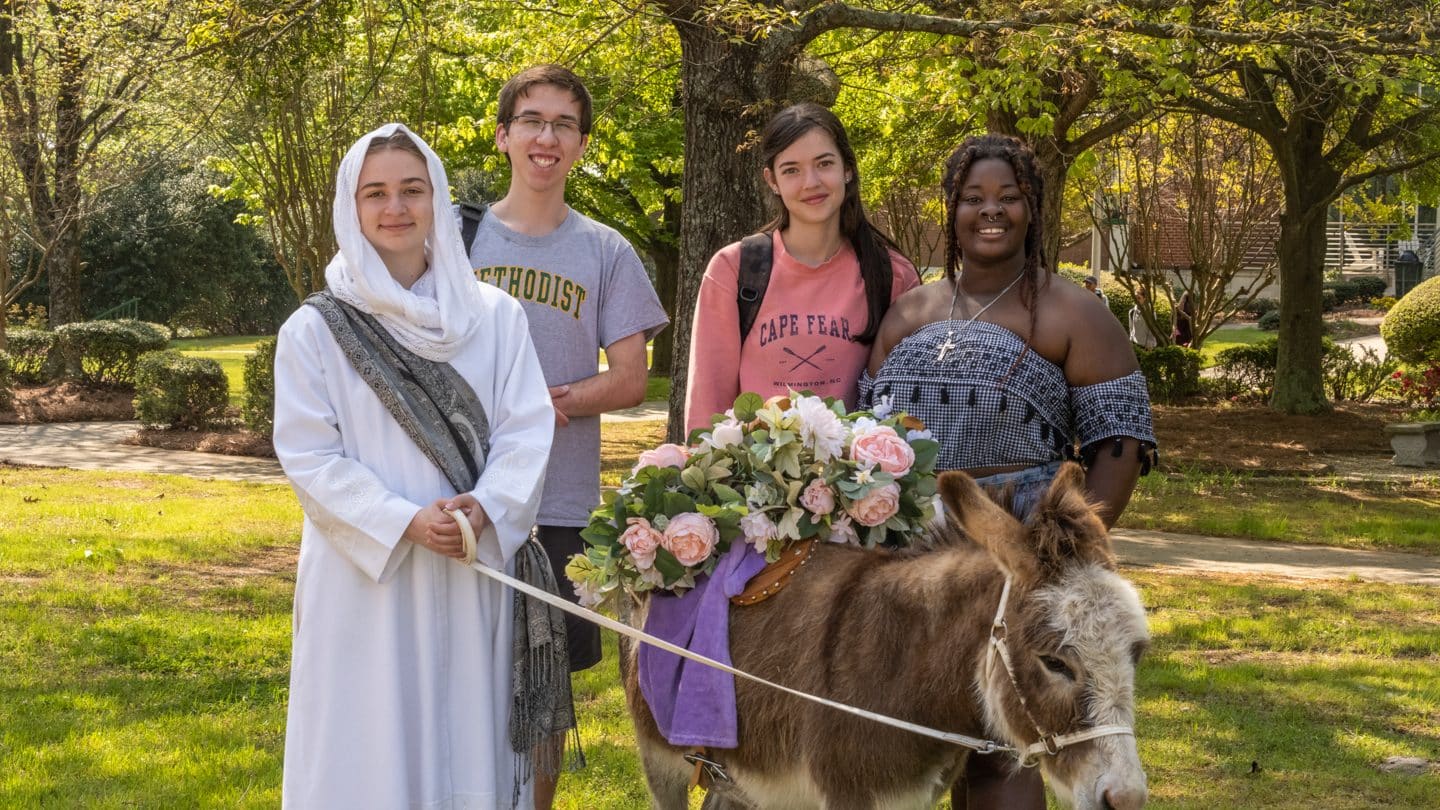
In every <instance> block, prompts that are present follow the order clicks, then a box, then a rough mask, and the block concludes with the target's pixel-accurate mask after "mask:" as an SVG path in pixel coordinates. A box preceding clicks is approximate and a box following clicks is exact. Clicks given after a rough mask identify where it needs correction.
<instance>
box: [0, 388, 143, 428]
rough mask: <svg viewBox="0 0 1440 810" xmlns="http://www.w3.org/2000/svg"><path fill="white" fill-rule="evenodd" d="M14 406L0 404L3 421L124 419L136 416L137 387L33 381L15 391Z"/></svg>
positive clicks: (121, 420)
mask: <svg viewBox="0 0 1440 810" xmlns="http://www.w3.org/2000/svg"><path fill="white" fill-rule="evenodd" d="M13 394H14V397H13V399H12V401H11V403H10V407H9V408H8V409H7V408H0V425H24V424H30V423H35V422H123V421H125V420H128V419H134V418H135V407H134V406H133V405H132V404H131V402H132V401H133V400H134V399H135V389H133V388H131V387H129V386H94V385H84V384H81V383H75V382H65V383H60V384H59V385H32V386H22V387H18V388H16V389H15V390H14V391H13Z"/></svg>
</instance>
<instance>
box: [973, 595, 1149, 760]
mask: <svg viewBox="0 0 1440 810" xmlns="http://www.w3.org/2000/svg"><path fill="white" fill-rule="evenodd" d="M1009 602H1010V576H1009V575H1006V577H1005V584H1004V585H1003V586H1001V588H1000V604H999V605H998V606H996V608H995V620H994V621H993V622H991V623H990V652H989V655H988V656H987V657H986V661H985V669H986V670H987V671H989V670H990V669H991V668H993V667H994V665H995V655H996V653H998V654H999V655H1000V661H1001V663H1002V664H1004V665H1005V674H1006V675H1008V676H1009V677H1010V687H1011V688H1012V689H1014V690H1015V697H1016V698H1018V699H1019V700H1020V708H1021V710H1023V711H1024V712H1025V717H1026V718H1027V719H1029V720H1030V725H1032V726H1034V727H1035V733H1036V735H1038V736H1039V738H1040V739H1039V741H1038V742H1033V743H1031V744H1029V745H1027V746H1025V747H1024V748H1020V749H1015V752H1016V754H1017V755H1018V756H1019V757H1020V764H1021V765H1023V766H1025V767H1027V768H1028V767H1032V766H1034V765H1035V764H1037V762H1038V761H1039V758H1040V755H1041V754H1048V755H1049V756H1052V757H1053V756H1055V755H1056V754H1058V753H1059V752H1060V749H1061V748H1064V747H1065V746H1067V745H1074V744H1075V743H1080V742H1085V741H1086V740H1093V739H1095V738H1097V737H1109V736H1112V735H1116V734H1123V735H1128V736H1131V737H1133V736H1135V730H1134V729H1133V728H1131V727H1130V726H1122V725H1115V724H1111V725H1103V726H1091V727H1090V728H1087V729H1083V730H1081V731H1075V732H1071V733H1069V734H1051V733H1050V732H1048V731H1046V730H1045V728H1044V726H1041V725H1040V723H1039V721H1037V720H1036V719H1035V715H1034V714H1032V713H1031V712H1030V705H1029V704H1028V703H1026V702H1025V693H1024V692H1023V691H1021V689H1020V681H1019V680H1018V679H1017V678H1016V677H1015V665H1014V664H1013V663H1012V662H1011V660H1010V645H1009V644H1007V643H1006V641H1005V638H1006V635H1007V631H1008V630H1009V628H1008V627H1007V626H1006V624H1005V608H1006V607H1007V606H1008V604H1009Z"/></svg>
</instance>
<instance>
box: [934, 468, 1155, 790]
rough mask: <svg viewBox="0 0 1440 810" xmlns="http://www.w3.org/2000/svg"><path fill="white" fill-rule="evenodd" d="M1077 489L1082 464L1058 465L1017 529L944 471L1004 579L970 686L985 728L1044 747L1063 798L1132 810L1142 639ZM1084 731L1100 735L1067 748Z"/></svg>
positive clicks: (954, 513) (1046, 765) (1136, 605)
mask: <svg viewBox="0 0 1440 810" xmlns="http://www.w3.org/2000/svg"><path fill="white" fill-rule="evenodd" d="M1084 483H1085V481H1084V473H1083V471H1082V470H1081V468H1080V467H1079V465H1075V464H1067V465H1065V466H1064V467H1063V468H1061V470H1060V473H1059V474H1058V475H1057V476H1056V477H1055V480H1054V482H1053V483H1052V484H1051V485H1050V489H1049V491H1048V492H1047V493H1046V494H1045V496H1044V497H1043V498H1042V499H1041V500H1040V502H1039V504H1038V505H1037V506H1036V507H1035V509H1034V511H1033V512H1032V513H1031V515H1030V517H1029V518H1028V519H1027V520H1026V521H1025V522H1024V523H1021V522H1020V521H1018V520H1016V519H1015V518H1014V517H1012V516H1011V515H1010V513H1008V512H1007V511H1005V510H1004V509H1002V508H1001V507H999V506H998V505H996V504H995V503H994V502H993V501H992V500H991V499H990V498H989V497H987V496H986V495H985V493H984V492H983V491H982V490H981V489H980V488H979V487H978V486H977V485H976V484H975V482H974V481H973V480H971V478H970V477H969V476H968V475H965V474H964V473H946V474H945V475H943V476H941V478H940V493H941V497H942V498H943V499H944V501H945V506H946V510H947V512H948V514H949V515H950V517H951V519H953V520H954V521H955V523H956V524H957V525H958V526H959V527H960V528H961V529H963V530H964V532H965V534H966V535H968V536H969V537H970V538H971V539H972V540H974V541H975V542H976V543H978V544H979V545H981V546H983V547H984V548H985V549H987V550H988V551H989V552H990V553H991V555H992V556H993V557H994V558H995V560H996V562H997V563H998V564H999V566H1000V568H1001V569H1002V570H1003V571H1004V572H1005V573H1006V575H1007V576H1008V577H1009V578H1010V588H1009V590H1010V595H1009V599H1008V603H1007V605H1006V607H1005V608H1004V610H1003V615H1002V616H999V617H997V624H996V627H995V628H994V629H993V630H992V642H991V651H990V654H989V656H988V658H987V660H986V663H985V665H984V666H983V667H982V668H981V669H980V672H979V674H978V676H977V684H976V686H977V689H978V690H979V692H980V696H981V703H982V705H983V706H984V710H985V717H986V722H987V723H988V725H989V726H990V729H991V731H992V732H993V733H995V734H997V735H998V736H1001V737H1003V738H1005V739H1006V740H1007V741H1009V742H1011V743H1012V744H1014V745H1015V746H1016V747H1017V748H1019V749H1022V750H1023V749H1024V748H1025V747H1027V746H1031V745H1036V744H1039V745H1040V746H1043V748H1044V753H1042V754H1040V766H1041V768H1042V769H1043V770H1044V772H1045V775H1046V776H1047V777H1048V779H1049V781H1050V784H1051V786H1052V787H1054V788H1055V792H1056V794H1057V795H1058V796H1059V797H1060V798H1061V800H1062V801H1064V802H1065V803H1067V804H1070V805H1073V806H1075V807H1077V808H1081V810H1089V808H1116V810H1132V809H1133V808H1138V807H1141V806H1143V805H1144V804H1145V797H1146V787H1145V772H1144V770H1143V769H1142V768H1141V765H1140V758H1139V755H1138V754H1137V752H1136V748H1135V738H1134V736H1133V734H1132V733H1126V731H1124V730H1128V729H1130V728H1133V726H1134V722H1135V686H1134V684H1135V666H1136V664H1137V663H1138V661H1139V659H1140V654H1141V653H1142V652H1143V651H1144V650H1145V647H1146V646H1147V644H1148V643H1149V632H1148V630H1147V629H1146V625H1145V612H1144V609H1143V608H1142V607H1141V605H1140V599H1139V597H1138V596H1137V595H1136V593H1135V589H1134V588H1133V587H1132V586H1131V585H1130V583H1128V582H1126V581H1125V580H1124V579H1122V578H1120V576H1119V575H1118V574H1116V573H1115V565H1114V557H1113V555H1112V553H1111V551H1110V541H1109V537H1108V535H1107V534H1106V531H1105V525H1104V524H1103V523H1101V521H1100V519H1099V518H1098V517H1097V516H1096V515H1095V512H1094V509H1093V508H1092V507H1091V506H1090V504H1089V502H1088V501H1087V500H1086V497H1085V490H1084ZM1001 618H1003V625H1002V624H1000V622H999V621H998V620H999V619H1001ZM995 639H1003V643H999V644H997V643H996V641H995ZM1007 659H1008V661H1007ZM1105 727H1114V728H1111V729H1108V730H1107V729H1106V728H1105ZM1087 731H1102V732H1107V733H1104V734H1102V735H1101V736H1095V737H1093V738H1090V739H1081V740H1078V741H1074V742H1067V740H1068V739H1070V738H1073V737H1074V736H1075V735H1079V736H1080V737H1082V738H1083V737H1085V736H1086V735H1085V732H1087Z"/></svg>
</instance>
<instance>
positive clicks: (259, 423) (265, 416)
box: [240, 338, 275, 436]
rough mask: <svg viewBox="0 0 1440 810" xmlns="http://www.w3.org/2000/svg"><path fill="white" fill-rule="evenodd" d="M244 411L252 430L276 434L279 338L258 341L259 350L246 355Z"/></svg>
mask: <svg viewBox="0 0 1440 810" xmlns="http://www.w3.org/2000/svg"><path fill="white" fill-rule="evenodd" d="M240 411H241V414H242V415H243V416H244V417H245V427H246V428H248V429H249V430H250V431H251V432H252V433H259V434H261V435H262V436H270V435H273V434H274V432H275V338H265V339H264V340H262V341H260V342H259V343H257V344H255V353H254V354H252V355H250V356H249V357H247V358H245V404H244V405H243V406H242V407H241V409H240Z"/></svg>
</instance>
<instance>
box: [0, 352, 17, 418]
mask: <svg viewBox="0 0 1440 810" xmlns="http://www.w3.org/2000/svg"><path fill="white" fill-rule="evenodd" d="M14 384H15V361H13V360H11V359H10V353H9V352H6V351H0V409H3V408H8V407H10V386H12V385H14Z"/></svg>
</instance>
